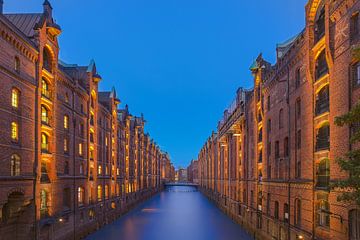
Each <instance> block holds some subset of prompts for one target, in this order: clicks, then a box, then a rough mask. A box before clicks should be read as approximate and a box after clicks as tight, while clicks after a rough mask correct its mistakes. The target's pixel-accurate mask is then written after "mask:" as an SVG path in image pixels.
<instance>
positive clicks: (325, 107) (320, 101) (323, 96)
mask: <svg viewBox="0 0 360 240" xmlns="http://www.w3.org/2000/svg"><path fill="white" fill-rule="evenodd" d="M329 97H330V95H329V85H326V86H325V87H323V88H322V89H321V90H320V91H319V92H318V94H317V95H316V105H315V114H316V116H317V115H320V114H322V113H325V112H328V111H329Z"/></svg>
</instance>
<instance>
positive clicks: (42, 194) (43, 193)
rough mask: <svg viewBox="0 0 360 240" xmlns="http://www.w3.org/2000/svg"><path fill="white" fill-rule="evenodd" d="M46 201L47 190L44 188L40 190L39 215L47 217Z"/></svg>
mask: <svg viewBox="0 0 360 240" xmlns="http://www.w3.org/2000/svg"><path fill="white" fill-rule="evenodd" d="M48 201H49V196H48V192H47V191H46V190H44V189H42V190H41V191H40V213H41V217H47V216H48V205H49V204H48Z"/></svg>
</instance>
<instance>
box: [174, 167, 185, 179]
mask: <svg viewBox="0 0 360 240" xmlns="http://www.w3.org/2000/svg"><path fill="white" fill-rule="evenodd" d="M187 180H188V179H187V169H185V168H182V167H179V169H178V170H177V171H176V176H175V181H176V182H187Z"/></svg>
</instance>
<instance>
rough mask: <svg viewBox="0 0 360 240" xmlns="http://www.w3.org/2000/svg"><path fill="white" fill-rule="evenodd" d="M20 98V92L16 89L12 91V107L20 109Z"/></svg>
mask: <svg viewBox="0 0 360 240" xmlns="http://www.w3.org/2000/svg"><path fill="white" fill-rule="evenodd" d="M19 98H20V92H19V90H17V89H16V88H13V89H12V90H11V106H12V107H13V108H18V107H19Z"/></svg>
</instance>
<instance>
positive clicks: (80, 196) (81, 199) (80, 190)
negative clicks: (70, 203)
mask: <svg viewBox="0 0 360 240" xmlns="http://www.w3.org/2000/svg"><path fill="white" fill-rule="evenodd" d="M84 199H85V190H84V188H83V187H78V205H79V206H82V205H84Z"/></svg>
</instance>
